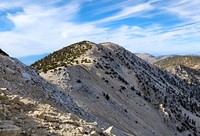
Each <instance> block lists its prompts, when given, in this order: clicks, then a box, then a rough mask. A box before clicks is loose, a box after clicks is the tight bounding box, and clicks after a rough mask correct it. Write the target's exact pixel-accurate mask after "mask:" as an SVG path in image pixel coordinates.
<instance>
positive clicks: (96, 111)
mask: <svg viewBox="0 0 200 136" xmlns="http://www.w3.org/2000/svg"><path fill="white" fill-rule="evenodd" d="M10 63H11V62H10ZM32 67H34V68H36V69H37V70H38V72H39V74H40V75H41V76H42V77H43V78H44V79H46V80H48V81H49V82H51V83H53V84H55V85H57V86H58V87H59V88H60V89H61V90H59V91H60V93H61V94H64V95H66V96H71V97H72V99H73V100H74V102H75V103H76V104H74V105H77V107H80V108H81V109H83V110H84V111H85V112H87V113H88V114H89V115H90V116H92V117H94V118H98V120H97V119H96V120H95V121H97V123H98V124H100V125H101V124H102V122H104V124H109V125H110V126H113V127H114V128H115V129H113V128H110V131H112V132H113V133H114V132H115V135H138V136H153V135H155V136H174V135H177V136H188V135H191V136H192V135H194V136H198V135H200V97H199V96H200V95H199V90H200V88H199V86H196V85H194V84H188V83H186V82H184V81H183V80H182V79H181V78H179V77H177V76H173V75H172V74H170V73H168V72H165V71H163V70H161V69H159V68H157V67H156V66H154V65H152V64H149V63H147V62H146V61H144V60H142V59H140V58H138V57H137V56H136V55H134V54H133V53H131V52H129V51H127V50H126V49H124V48H122V47H120V46H119V45H116V44H113V43H109V42H106V43H101V44H96V43H92V42H89V41H82V42H78V43H75V44H72V45H70V46H67V47H64V48H63V49H61V50H58V51H55V52H54V53H52V54H50V55H48V56H46V57H45V58H43V59H41V60H39V61H37V62H35V63H34V64H32ZM29 69H30V68H29ZM31 71H32V72H33V73H35V76H36V77H38V75H37V72H36V71H34V70H33V69H31ZM26 75H27V74H25V77H26ZM21 78H23V77H21ZM38 78H39V77H38ZM16 80H17V79H16ZM40 80H42V79H40ZM42 81H43V82H45V81H44V80H42ZM27 82H28V83H27V84H33V83H32V81H29V80H28V81H27ZM36 82H38V84H39V83H40V82H39V81H38V80H36ZM45 83H46V84H48V85H50V84H49V83H47V82H45ZM19 85H20V84H18V86H19ZM8 86H9V85H8ZM40 87H42V86H41V85H40ZM45 87H46V86H45ZM19 88H21V87H20V86H19ZM28 89H29V90H31V89H30V88H28ZM14 90H16V89H14ZM19 90H20V89H19ZM42 90H43V91H42V92H49V91H48V90H51V89H45V88H43V89H42ZM45 90H46V91H45ZM62 90H63V91H62ZM24 92H27V91H24ZM30 92H31V91H30ZM52 93H53V94H57V93H56V92H52ZM52 93H50V94H52ZM60 93H59V94H60ZM29 94H32V95H33V96H34V95H37V98H39V96H38V95H39V94H38V93H34V92H33V93H29ZM48 94H49V93H48ZM48 98H49V97H48ZM52 99H54V100H55V101H57V99H56V98H55V97H53V98H49V100H51V102H53V100H52ZM59 100H60V99H59ZM64 100H65V101H66V100H68V99H65V98H63V99H62V101H64ZM66 103H67V102H66ZM61 105H62V104H61ZM62 108H65V107H62ZM65 109H66V108H65ZM67 109H69V108H67ZM72 109H73V108H72ZM84 115H85V114H84ZM89 115H88V116H89ZM91 120H94V119H91ZM117 131H118V132H117ZM120 132H121V133H120ZM123 132H124V133H123Z"/></svg>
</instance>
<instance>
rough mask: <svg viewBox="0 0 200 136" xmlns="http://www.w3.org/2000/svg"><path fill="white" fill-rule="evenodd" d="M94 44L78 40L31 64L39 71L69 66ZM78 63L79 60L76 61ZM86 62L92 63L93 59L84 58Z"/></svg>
mask: <svg viewBox="0 0 200 136" xmlns="http://www.w3.org/2000/svg"><path fill="white" fill-rule="evenodd" d="M91 48H92V45H91V44H89V43H88V42H87V41H82V42H78V43H75V44H72V45H70V46H67V47H64V48H63V49H61V50H58V51H55V52H54V53H52V54H50V55H48V56H46V57H44V58H43V59H41V60H38V61H37V62H35V63H34V64H32V65H31V66H32V67H34V68H36V69H37V70H39V71H42V72H47V71H48V70H50V69H54V68H56V67H61V66H68V65H70V64H72V63H73V62H74V60H75V59H76V58H77V57H79V56H81V55H82V54H84V53H85V52H86V51H88V50H90V49H91ZM75 62H76V64H78V61H75ZM82 62H85V63H91V60H87V59H85V60H82Z"/></svg>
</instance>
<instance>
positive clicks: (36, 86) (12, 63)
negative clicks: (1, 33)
mask: <svg viewBox="0 0 200 136" xmlns="http://www.w3.org/2000/svg"><path fill="white" fill-rule="evenodd" d="M95 121H98V122H100V123H101V126H99V125H98V124H97V122H95ZM112 129H114V127H112V126H109V124H108V123H106V122H105V123H104V122H103V121H101V120H98V118H96V117H95V116H93V115H91V114H89V113H87V112H85V111H84V110H83V109H82V108H80V107H78V106H77V105H76V104H75V103H74V102H73V99H72V98H71V97H70V96H69V95H68V94H67V93H65V92H64V91H62V90H61V89H59V88H57V87H56V86H55V85H52V84H50V83H48V82H47V81H45V80H44V79H43V78H41V77H40V76H39V74H38V73H37V71H36V70H35V69H32V68H30V67H27V66H25V65H24V64H22V63H21V62H19V61H18V60H17V59H15V58H11V57H9V56H8V54H6V53H5V52H3V51H2V50H0V136H76V135H80V136H81V135H91V136H109V135H113V134H112V133H111V130H112ZM117 132H118V133H120V132H121V131H120V130H119V131H117ZM121 133H122V134H123V133H124V132H121Z"/></svg>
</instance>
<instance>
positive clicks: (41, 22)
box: [0, 0, 200, 57]
mask: <svg viewBox="0 0 200 136" xmlns="http://www.w3.org/2000/svg"><path fill="white" fill-rule="evenodd" d="M58 1H60V0H57V1H56V2H58ZM159 1H160V0H152V1H150V2H147V3H140V4H138V5H136V6H130V5H129V6H126V7H124V8H122V7H117V8H119V9H121V10H120V11H119V12H118V13H116V14H115V15H112V16H109V17H107V18H104V19H102V20H97V21H96V22H88V23H79V24H77V23H75V21H74V20H75V19H76V16H77V14H78V12H79V10H80V8H81V6H83V5H84V4H82V2H81V1H70V2H68V3H66V4H65V5H64V6H55V5H54V4H55V3H54V2H55V1H54V2H52V1H51V3H49V2H47V1H46V2H47V3H48V4H46V2H45V1H44V2H41V1H40V2H39V1H38V2H33V1H32V2H31V3H28V2H27V1H26V0H19V1H14V0H13V4H10V2H7V3H6V2H4V3H3V2H2V3H1V4H0V7H4V8H5V9H9V8H15V7H20V8H22V9H23V12H18V13H16V14H7V18H8V19H10V20H11V21H12V22H13V23H14V25H15V27H14V28H13V29H12V30H11V31H7V32H0V43H1V45H0V46H1V48H2V49H3V50H5V51H6V52H8V53H9V54H10V55H11V56H14V57H19V56H26V55H32V54H43V53H46V52H52V51H55V50H57V49H60V48H62V47H63V46H66V45H69V44H71V43H74V42H78V41H81V40H91V41H94V42H97V43H98V42H105V41H111V42H114V43H118V44H120V45H123V46H124V47H126V48H127V49H129V50H131V51H134V52H149V53H163V54H165V53H170V52H172V51H174V53H175V52H176V53H184V51H185V52H186V53H187V52H192V50H195V51H197V52H200V48H199V45H197V43H198V42H200V41H198V37H200V32H199V30H200V23H199V22H198V23H191V24H187V25H186V23H188V21H186V22H184V23H182V24H180V25H176V26H173V27H163V26H161V25H159V24H153V25H150V26H148V27H145V28H142V27H139V26H128V25H122V26H119V27H118V28H116V29H111V28H108V27H99V24H102V23H106V22H110V21H116V20H121V19H125V18H130V17H133V16H138V15H141V14H143V13H146V12H148V11H151V10H152V9H156V8H159V9H160V7H155V5H154V4H152V3H154V2H159ZM0 2H1V0H0ZM84 2H86V1H84ZM87 2H88V1H87ZM195 2H196V1H192V3H191V5H193V6H189V8H188V9H187V6H186V5H187V4H188V0H185V1H183V0H182V1H181V2H177V3H172V4H169V5H165V6H164V7H162V8H163V9H164V10H167V9H168V8H170V10H167V11H168V12H172V13H176V14H177V16H181V17H184V16H185V18H186V17H187V18H189V17H190V16H191V17H190V20H192V21H193V22H195V21H196V20H197V19H198V16H199V15H200V13H199V11H197V10H196V8H197V7H196V6H195ZM126 4H127V3H126ZM197 4H198V3H197ZM2 5H3V6H2ZM181 5H183V8H181V7H182V6H181ZM188 5H189V4H188ZM118 6H119V5H118ZM192 7H193V8H194V7H196V8H194V9H192ZM0 9H1V8H0ZM102 10H103V9H102ZM181 11H184V12H183V13H182V14H181V13H180V12H181ZM195 12H197V13H199V15H197V14H196V13H195ZM194 41H196V43H195V42H194ZM189 49H191V50H189Z"/></svg>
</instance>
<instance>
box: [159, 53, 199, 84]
mask: <svg viewBox="0 0 200 136" xmlns="http://www.w3.org/2000/svg"><path fill="white" fill-rule="evenodd" d="M155 65H156V66H158V67H160V68H161V69H164V70H166V71H168V72H170V73H172V74H174V75H176V76H178V77H180V78H182V79H183V80H185V81H187V82H188V83H189V84H196V85H198V84H200V56H174V57H168V58H165V59H163V60H159V61H157V62H156V63H155Z"/></svg>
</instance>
